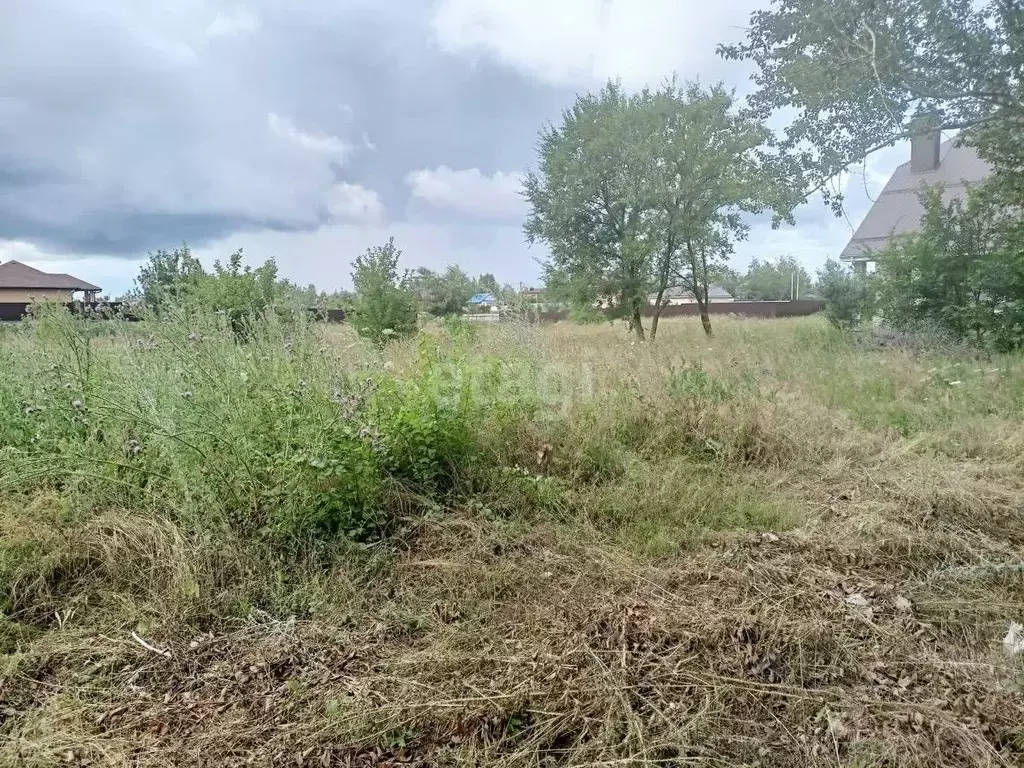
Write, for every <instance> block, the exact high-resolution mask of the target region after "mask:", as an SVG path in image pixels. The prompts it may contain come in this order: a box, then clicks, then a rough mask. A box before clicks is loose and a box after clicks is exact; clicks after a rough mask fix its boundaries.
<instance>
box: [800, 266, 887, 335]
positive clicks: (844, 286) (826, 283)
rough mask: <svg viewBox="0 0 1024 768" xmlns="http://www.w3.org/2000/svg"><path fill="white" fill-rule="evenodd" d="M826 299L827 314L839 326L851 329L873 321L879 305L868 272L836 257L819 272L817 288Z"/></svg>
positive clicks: (833, 323) (831, 321) (819, 293)
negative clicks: (849, 265)
mask: <svg viewBox="0 0 1024 768" xmlns="http://www.w3.org/2000/svg"><path fill="white" fill-rule="evenodd" d="M815 290H816V291H817V293H818V295H819V296H820V297H821V298H822V299H824V301H825V317H827V318H828V320H829V322H830V323H832V325H834V326H835V327H837V328H842V329H844V330H848V329H851V328H856V327H857V326H859V325H861V324H863V323H865V322H867V321H869V320H870V319H871V317H872V315H873V311H874V305H875V289H874V286H873V285H872V280H871V278H870V277H869V276H868V275H866V274H863V275H861V274H856V273H854V272H853V271H852V270H851V269H850V268H849V267H845V266H843V265H842V264H840V263H839V262H838V261H836V260H835V259H829V260H828V261H826V262H825V266H824V268H823V269H821V270H820V271H819V272H818V282H817V285H816V287H815Z"/></svg>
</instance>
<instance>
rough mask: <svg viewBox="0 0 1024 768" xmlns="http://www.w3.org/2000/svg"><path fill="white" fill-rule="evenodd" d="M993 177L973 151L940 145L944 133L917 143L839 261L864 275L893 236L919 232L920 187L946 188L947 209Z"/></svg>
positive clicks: (923, 136) (951, 141) (919, 138)
mask: <svg viewBox="0 0 1024 768" xmlns="http://www.w3.org/2000/svg"><path fill="white" fill-rule="evenodd" d="M990 173H991V167H990V166H989V165H988V163H986V162H985V161H984V160H982V159H981V158H980V157H978V153H977V152H976V151H975V150H974V149H973V148H971V147H965V146H958V145H957V143H956V140H955V139H949V140H947V141H942V132H941V130H938V129H936V130H933V131H929V132H928V133H924V134H921V135H919V136H916V137H914V138H913V139H911V141H910V162H908V163H904V164H903V165H901V166H900V167H899V168H897V169H896V170H895V171H893V174H892V177H891V178H890V179H889V182H888V183H887V184H886V185H885V188H884V189H883V190H882V192H881V194H880V195H879V196H878V199H877V200H875V204H874V205H872V206H871V210H869V211H868V213H867V216H865V217H864V220H863V221H862V222H861V223H860V226H859V227H857V231H856V232H854V234H853V237H852V238H851V239H850V242H849V243H848V244H847V246H846V248H844V249H843V252H842V254H841V255H840V259H842V260H843V261H848V262H852V264H853V265H854V267H855V268H857V269H860V270H863V269H865V268H866V267H867V263H868V262H869V261H873V260H874V259H873V257H872V255H871V254H872V251H877V250H881V249H882V248H884V247H885V245H886V244H887V243H888V242H889V240H890V239H891V238H892V237H894V236H897V235H908V234H911V233H912V232H914V231H916V230H917V227H918V226H919V225H920V223H921V219H922V217H923V216H924V208H923V207H922V206H921V200H920V193H921V187H922V185H928V186H936V185H942V187H943V193H942V198H943V200H944V201H945V202H946V203H949V202H952V201H953V200H954V199H957V198H963V197H965V196H966V194H967V189H968V187H970V186H971V185H973V184H978V183H979V182H981V181H984V180H985V179H986V178H987V177H988V175H989V174H990Z"/></svg>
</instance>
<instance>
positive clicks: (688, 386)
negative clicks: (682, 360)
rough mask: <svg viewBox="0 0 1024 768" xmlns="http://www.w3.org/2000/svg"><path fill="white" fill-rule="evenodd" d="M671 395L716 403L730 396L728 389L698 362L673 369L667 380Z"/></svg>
mask: <svg viewBox="0 0 1024 768" xmlns="http://www.w3.org/2000/svg"><path fill="white" fill-rule="evenodd" d="M668 388H669V392H670V393H671V394H672V396H673V397H681V398H695V399H700V400H707V401H709V402H713V403H717V402H721V401H722V400H727V399H729V397H730V392H729V389H728V388H727V387H726V386H725V385H724V384H722V383H721V382H719V381H718V380H717V379H715V378H714V377H713V376H712V375H711V374H709V373H708V372H707V371H705V370H704V369H703V368H702V367H701V366H700V365H699V364H697V365H692V366H687V367H684V368H683V369H682V370H679V371H674V372H673V373H672V375H671V376H670V377H669V380H668Z"/></svg>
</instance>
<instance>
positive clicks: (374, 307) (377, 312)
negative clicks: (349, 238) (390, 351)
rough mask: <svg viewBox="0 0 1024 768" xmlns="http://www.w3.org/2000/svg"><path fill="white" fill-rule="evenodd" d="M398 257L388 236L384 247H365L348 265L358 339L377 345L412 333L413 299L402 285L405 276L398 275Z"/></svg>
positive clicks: (415, 302)
mask: <svg viewBox="0 0 1024 768" xmlns="http://www.w3.org/2000/svg"><path fill="white" fill-rule="evenodd" d="M401 255H402V252H401V251H400V250H398V249H397V248H396V247H395V238H393V237H392V238H391V239H389V240H388V242H387V243H386V244H385V245H382V246H380V245H378V246H373V247H372V248H368V249H367V250H366V252H365V253H363V254H361V255H360V256H358V257H357V258H356V260H355V261H354V262H353V264H352V266H353V267H354V268H355V271H354V272H353V273H352V282H353V284H354V285H355V289H356V300H355V302H354V303H353V305H352V323H353V325H354V327H355V329H356V332H357V333H358V334H359V335H360V336H363V337H365V338H367V339H369V340H370V341H372V342H373V343H374V344H377V345H379V346H383V345H384V344H386V343H387V342H388V341H390V340H392V339H395V338H401V337H404V336H410V335H412V334H414V333H415V332H416V305H417V299H416V295H415V294H414V293H413V292H412V291H410V290H408V287H407V285H406V283H407V279H408V276H407V275H406V276H405V277H400V276H399V274H398V260H399V258H400V257H401Z"/></svg>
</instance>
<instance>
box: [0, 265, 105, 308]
mask: <svg viewBox="0 0 1024 768" xmlns="http://www.w3.org/2000/svg"><path fill="white" fill-rule="evenodd" d="M79 292H81V293H82V294H83V295H82V296H81V297H80V298H82V299H83V300H84V301H95V300H96V294H97V293H99V292H100V288H99V286H96V285H93V284H92V283H87V282H86V281H85V280H79V279H78V278H77V277H72V276H71V275H65V274H51V273H49V272H43V271H41V270H38V269H35V268H33V267H30V266H28V264H22V263H21V262H20V261H6V262H4V263H3V264H0V303H4V302H9V303H31V302H33V301H60V302H65V303H67V302H70V301H74V300H75V294H76V293H79Z"/></svg>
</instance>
